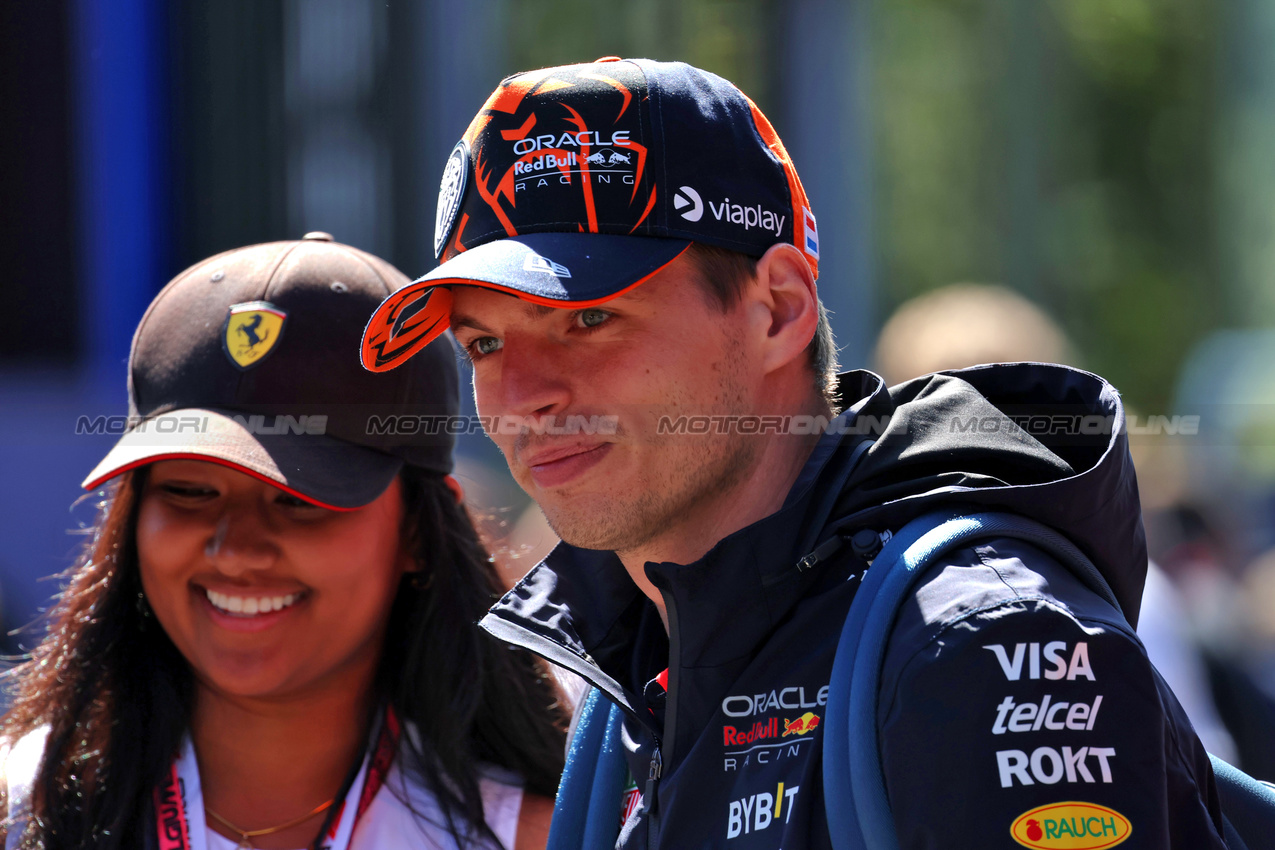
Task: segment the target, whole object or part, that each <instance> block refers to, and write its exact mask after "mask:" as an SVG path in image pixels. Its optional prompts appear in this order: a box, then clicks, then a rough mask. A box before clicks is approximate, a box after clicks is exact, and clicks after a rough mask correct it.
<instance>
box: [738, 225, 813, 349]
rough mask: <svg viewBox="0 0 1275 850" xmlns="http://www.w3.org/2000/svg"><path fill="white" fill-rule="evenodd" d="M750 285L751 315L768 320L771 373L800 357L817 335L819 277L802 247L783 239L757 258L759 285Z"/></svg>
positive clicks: (767, 335)
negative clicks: (817, 279) (811, 269)
mask: <svg viewBox="0 0 1275 850" xmlns="http://www.w3.org/2000/svg"><path fill="white" fill-rule="evenodd" d="M750 289H751V290H752V291H751V296H752V298H753V299H754V303H753V305H752V306H751V308H750V309H751V315H752V316H754V317H755V321H757V322H758V323H765V329H764V330H765V340H764V342H763V346H764V350H763V354H762V363H763V365H764V368H765V371H766V372H767V373H770V372H774V371H776V370H778V369H782V368H783V367H785V366H787V365H788V364H789V363H791V362H792V361H794V360H796V359H799V358H800V357H801V356H802V353H803V352H804V351H805V350H806V347H807V346H809V345H810V341H811V340H812V339H814V336H815V329H816V328H817V327H818V325H819V295H818V292H817V291H816V290H815V277H814V274H813V273H812V272H811V271H810V266H809V264H807V263H806V258H805V257H804V256H802V253H801V251H799V250H797V248H796V247H795V246H793V245H789V244H788V243H786V242H780V243H776V244H775V245H771V246H770V248H769V249H768V250H767V251H766V253H765V254H763V255H762V257H761V259H759V260H758V261H757V280H756V285H755V286H754V287H751V288H750ZM759 329H760V328H759Z"/></svg>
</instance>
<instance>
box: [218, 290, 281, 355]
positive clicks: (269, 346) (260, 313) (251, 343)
mask: <svg viewBox="0 0 1275 850" xmlns="http://www.w3.org/2000/svg"><path fill="white" fill-rule="evenodd" d="M286 318H288V314H287V313H285V312H283V311H282V310H280V309H279V308H278V307H276V306H274V305H273V304H271V303H270V302H268V301H248V302H246V303H244V304H232V305H231V307H230V313H229V315H227V316H226V330H225V332H224V333H223V334H222V336H221V345H222V348H223V349H224V350H225V352H226V356H227V357H229V358H230V362H232V363H234V364H235V365H236V366H238V367H239V368H240V369H247V368H249V367H251V366H255V365H256V364H257V363H259V362H261V359H262V358H263V357H265V356H266V355H267V354H269V353H270V352H271V351H273V350H274V347H275V346H276V345H277V344H278V342H279V338H280V337H281V336H283V321H284V319H286Z"/></svg>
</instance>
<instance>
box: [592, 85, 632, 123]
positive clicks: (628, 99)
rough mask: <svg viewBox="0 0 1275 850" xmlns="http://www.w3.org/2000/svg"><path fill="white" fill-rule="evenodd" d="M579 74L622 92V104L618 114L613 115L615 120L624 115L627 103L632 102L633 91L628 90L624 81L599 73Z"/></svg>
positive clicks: (627, 106)
mask: <svg viewBox="0 0 1275 850" xmlns="http://www.w3.org/2000/svg"><path fill="white" fill-rule="evenodd" d="M580 76H582V77H584V78H586V79H590V80H597V81H598V82H600V83H606V84H607V85H608V86H610V87H611V88H613V89H615V90H616V91H618V92H620V93H621V94H623V95H624V105H622V106H621V107H620V114H619V115H617V116H615V120H616V121H619V120H620V119H621V118H623V117H624V113H625V112H626V111H628V108H629V104H630V103H632V102H633V92H631V91H629V87H628V86H626V85H625V84H624V83H622V82H620V81H619V80H613V79H611V78H610V77H604V76H602V75H601V74H581V75H580Z"/></svg>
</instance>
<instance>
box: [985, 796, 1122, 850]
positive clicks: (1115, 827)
mask: <svg viewBox="0 0 1275 850" xmlns="http://www.w3.org/2000/svg"><path fill="white" fill-rule="evenodd" d="M1132 833H1133V825H1132V824H1131V823H1129V819H1128V818H1126V817H1125V816H1124V815H1122V814H1120V813H1119V812H1117V811H1116V810H1115V809H1109V808H1107V807H1106V806H1099V805H1097V804H1096V803H1077V802H1074V801H1073V802H1067V803H1051V804H1050V805H1048V806H1040V807H1039V808H1035V809H1032V810H1031V811H1030V812H1024V813H1023V814H1021V815H1019V816H1018V818H1017V819H1016V820H1015V821H1014V823H1013V825H1011V826H1010V828H1009V834H1010V837H1011V838H1013V839H1014V840H1015V841H1017V842H1018V843H1019V844H1021V845H1023V846H1024V847H1032V848H1036V850H1105V848H1107V847H1115V846H1116V845H1117V844H1122V843H1123V842H1124V841H1125V839H1127V838H1128V837H1129V836H1130V835H1131V834H1132Z"/></svg>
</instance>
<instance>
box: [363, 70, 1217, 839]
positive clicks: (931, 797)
mask: <svg viewBox="0 0 1275 850" xmlns="http://www.w3.org/2000/svg"><path fill="white" fill-rule="evenodd" d="M435 249H436V251H437V252H438V253H439V256H440V257H441V258H442V259H443V261H444V262H443V264H442V265H441V266H440V267H439V268H438V269H436V270H435V271H434V272H431V273H430V274H428V275H426V276H425V277H424V278H422V279H421V280H420V281H418V282H417V283H415V284H413V286H410V287H407V288H406V289H403V290H400V291H399V292H398V293H396V294H395V295H394V296H392V297H391V298H390V299H389V300H387V301H386V303H385V304H383V305H382V307H381V308H380V309H379V310H378V311H377V313H376V315H374V316H373V318H372V320H371V322H370V323H369V326H368V330H367V332H366V335H365V338H364V350H363V358H364V364H365V365H367V366H368V367H369V368H372V369H386V368H393V366H394V365H396V364H397V363H399V362H401V361H402V360H403V359H405V358H406V357H409V356H410V355H411V353H412V352H413V351H414V350H415V349H417V348H419V347H420V346H422V345H424V344H425V342H426V341H428V340H429V339H431V338H433V336H436V335H437V334H438V333H440V332H442V330H443V329H444V328H446V327H448V326H449V325H450V327H451V328H452V329H453V330H454V331H455V334H456V337H457V339H458V341H459V342H460V343H461V345H462V346H463V347H464V349H465V350H466V351H467V352H468V353H469V356H470V357H471V358H472V359H473V367H474V383H475V393H476V397H477V402H478V410H479V414H480V415H481V416H482V417H484V423H485V426H486V427H487V428H488V431H489V433H490V434H491V436H492V438H493V439H494V440H495V441H496V442H497V444H498V445H499V446H500V448H501V449H502V450H503V452H504V454H505V457H506V459H507V461H508V463H509V467H510V470H511V471H512V472H513V474H514V477H515V478H516V479H517V480H518V481H519V483H520V484H521V485H522V486H523V487H524V488H525V489H526V490H527V492H528V493H529V494H531V496H532V497H533V498H534V499H535V500H536V501H537V502H538V503H539V505H540V507H541V508H542V510H543V511H544V513H545V516H546V517H547V518H548V520H549V522H550V524H551V525H552V526H553V527H554V529H555V530H556V531H557V532H558V534H559V535H560V536H561V537H562V539H563V541H564V542H563V543H562V544H561V545H560V546H559V547H558V548H557V549H555V550H554V552H553V553H552V554H551V555H550V556H549V557H548V558H547V559H546V560H545V562H544V563H542V564H541V565H539V566H538V567H536V568H535V569H534V570H532V571H531V573H530V574H528V576H527V577H526V578H525V579H524V580H523V581H522V582H521V583H520V584H519V585H518V586H517V587H516V588H515V589H514V590H513V591H512V592H511V593H510V594H508V595H507V596H506V597H505V598H504V599H503V600H502V601H501V602H500V603H499V604H498V605H496V606H495V607H494V608H493V609H492V612H491V613H490V614H489V616H488V617H487V618H485V619H484V621H483V623H482V625H483V627H484V628H486V629H487V630H488V631H490V632H491V633H492V634H494V635H496V636H498V637H500V638H502V639H504V640H506V641H509V642H511V643H515V644H520V645H522V646H525V647H528V648H530V649H532V650H534V651H536V652H538V653H540V654H542V655H544V656H545V657H547V658H549V659H550V660H551V661H554V662H555V663H557V664H560V665H562V666H564V667H567V668H569V669H571V670H573V671H575V672H577V673H578V674H580V675H581V676H584V677H585V678H586V679H588V680H589V681H590V682H591V683H592V684H593V685H594V686H595V687H596V688H598V689H599V690H600V691H601V692H602V693H603V694H605V695H606V697H607V698H609V699H611V700H612V701H614V702H615V703H617V704H618V705H619V706H621V707H622V708H623V710H624V711H625V713H626V718H627V720H626V723H625V736H624V738H625V740H624V743H625V747H626V749H627V756H628V762H629V765H630V769H631V772H632V774H633V776H635V777H638V780H639V782H641V783H642V787H641V788H640V801H639V800H638V799H636V798H637V794H636V793H635V794H634V798H635V799H634V800H631V801H630V802H631V805H629V806H628V807H627V808H626V813H627V817H626V819H625V820H624V824H623V829H622V831H621V833H620V837H619V843H620V846H623V847H677V848H682V847H710V846H711V847H732V848H735V847H738V848H752V847H758V848H761V847H766V848H780V847H784V848H789V850H793V848H804V847H819V848H822V847H829V846H830V845H831V842H830V838H829V835H828V825H827V820H826V811H827V808H826V807H830V806H836V805H846V804H847V803H846V801H840V800H825V797H824V790H823V787H822V779H821V764H822V762H821V758H822V753H821V746H822V735H821V730H820V721H821V719H822V718H823V717H824V715H825V709H826V703H827V694H828V687H827V685H828V680H829V676H830V671H831V668H832V661H833V656H834V651H835V648H836V644H837V639H838V635H839V633H840V631H841V626H842V623H843V622H844V620H845V617H846V612H847V611H848V609H849V606H850V603H851V601H852V600H853V598H854V596H855V592H856V590H857V588H858V586H859V584H858V581H857V576H859V575H861V574H862V572H863V570H864V569H865V568H867V567H868V565H869V564H870V561H871V558H872V556H873V555H874V554H875V552H876V551H877V549H878V548H879V546H880V542H879V541H880V540H881V538H882V536H883V534H882V533H883V532H886V531H890V530H897V529H898V528H899V527H900V526H901V525H902V524H903V523H905V522H907V521H908V520H910V519H912V518H914V517H916V516H917V515H919V514H921V513H924V512H926V511H927V510H929V509H930V508H933V507H935V506H937V505H948V504H952V505H956V506H962V507H968V508H969V509H970V510H979V509H985V508H988V507H997V508H1002V509H1009V510H1013V511H1017V512H1019V513H1022V514H1025V515H1027V516H1031V517H1034V518H1036V519H1039V520H1041V521H1043V522H1046V523H1047V524H1049V525H1051V526H1053V527H1055V528H1058V529H1060V530H1062V531H1064V532H1065V533H1066V534H1067V535H1068V536H1069V537H1071V538H1072V539H1073V540H1074V541H1075V542H1076V543H1077V544H1078V545H1080V546H1081V547H1082V548H1083V549H1084V550H1085V551H1086V553H1087V554H1088V555H1089V556H1090V557H1091V558H1093V559H1094V560H1095V561H1096V562H1097V563H1098V564H1099V565H1100V568H1101V569H1102V570H1103V571H1104V573H1105V574H1106V576H1107V579H1108V581H1109V582H1110V583H1111V584H1112V586H1113V587H1114V589H1115V592H1116V595H1117V597H1118V599H1119V601H1120V604H1121V606H1122V608H1123V612H1124V617H1123V618H1122V616H1121V613H1120V612H1119V611H1117V610H1115V609H1114V608H1113V607H1111V606H1109V605H1107V604H1106V603H1103V602H1102V601H1100V600H1099V598H1098V597H1097V596H1096V595H1095V594H1094V593H1092V592H1091V591H1089V590H1088V589H1086V588H1085V587H1084V586H1083V585H1082V584H1081V583H1080V582H1079V581H1078V580H1077V579H1076V578H1074V577H1073V576H1072V575H1071V574H1069V573H1068V571H1067V570H1066V569H1064V568H1063V567H1061V566H1060V565H1059V564H1058V563H1057V562H1055V561H1054V560H1053V559H1051V558H1050V557H1048V556H1047V555H1045V554H1044V553H1043V552H1041V551H1040V550H1038V549H1035V548H1033V547H1031V546H1029V545H1027V544H1024V543H1021V542H1016V541H1012V540H1007V539H1002V540H991V541H983V542H980V543H979V544H978V545H977V546H972V547H969V548H965V549H962V550H960V551H957V552H954V553H950V554H949V555H947V556H945V557H944V558H943V559H942V562H941V563H940V564H938V565H937V566H936V567H935V568H934V569H932V570H931V571H930V573H929V574H928V575H927V576H926V578H925V580H924V581H923V582H922V584H921V585H920V587H919V589H918V590H917V591H916V593H915V594H914V596H913V597H912V598H911V600H910V602H909V603H908V604H906V605H905V606H904V609H903V612H902V614H901V615H900V617H899V619H898V620H897V621H896V623H895V625H894V628H893V631H892V633H891V638H890V642H889V647H888V651H887V656H886V660H885V668H884V671H883V674H882V678H881V690H880V698H879V705H878V712H879V738H880V745H881V753H882V761H883V769H884V774H885V779H886V786H887V791H888V794H889V800H890V805H891V809H892V813H893V818H894V823H895V826H896V829H897V831H898V835H899V839H900V844H901V846H902V847H905V848H919V847H944V848H953V847H969V848H975V847H977V848H986V847H1005V846H1015V845H1014V843H1013V842H1014V841H1016V840H1017V841H1018V843H1019V844H1025V846H1036V847H1077V846H1086V847H1100V846H1102V847H1106V846H1114V845H1115V844H1118V843H1122V842H1124V841H1126V840H1128V841H1129V844H1128V846H1131V847H1133V846H1137V847H1169V846H1173V847H1191V848H1203V847H1222V846H1224V845H1223V844H1222V841H1221V839H1220V838H1219V837H1218V836H1219V834H1220V828H1219V826H1218V824H1219V823H1220V822H1221V820H1220V817H1221V816H1220V812H1219V809H1218V804H1217V798H1216V793H1215V792H1214V790H1213V777H1212V773H1211V771H1210V768H1209V764H1208V761H1207V757H1206V755H1205V753H1204V751H1203V750H1202V748H1201V747H1200V746H1199V743H1198V741H1197V740H1196V739H1195V736H1194V734H1193V733H1192V732H1191V729H1190V726H1189V724H1188V723H1187V721H1186V720H1185V718H1184V717H1183V716H1182V715H1181V712H1180V709H1178V707H1177V704H1176V702H1175V701H1174V700H1173V698H1172V696H1171V694H1169V693H1168V692H1167V689H1165V688H1163V687H1162V686H1161V685H1160V683H1159V681H1158V679H1157V678H1156V676H1155V675H1154V672H1153V671H1152V669H1151V667H1150V665H1149V664H1148V662H1147V661H1146V658H1145V655H1144V654H1143V653H1142V651H1141V649H1140V647H1139V645H1138V644H1137V641H1136V639H1135V638H1134V637H1133V635H1132V629H1131V627H1130V626H1129V625H1128V624H1127V623H1126V622H1125V619H1124V618H1127V619H1128V620H1129V621H1135V620H1136V617H1137V609H1138V599H1139V596H1140V593H1141V586H1142V580H1143V577H1144V575H1145V568H1146V553H1145V542H1144V538H1143V534H1142V529H1141V521H1140V518H1139V510H1138V503H1137V495H1136V484H1135V481H1134V476H1133V469H1132V466H1131V464H1130V461H1129V457H1128V451H1127V444H1126V441H1125V438H1124V436H1123V435H1122V434H1120V429H1121V425H1122V424H1123V414H1122V412H1121V409H1120V403H1119V399H1118V396H1117V395H1116V393H1115V391H1114V390H1113V389H1112V388H1111V387H1110V386H1109V385H1107V384H1106V383H1105V382H1103V381H1102V380H1101V379H1099V378H1097V377H1096V376H1093V375H1089V374H1087V373H1082V372H1078V371H1074V370H1070V369H1066V368H1064V367H1051V366H1039V365H1015V366H1004V367H980V368H975V369H970V370H963V371H961V372H958V373H950V374H939V375H934V376H930V377H927V378H922V379H918V380H916V381H912V382H909V383H906V384H903V385H901V386H899V387H896V388H894V389H893V390H890V391H887V390H886V389H885V388H884V386H883V385H882V382H881V380H880V379H879V378H877V377H876V376H874V375H872V374H870V373H867V372H851V373H848V374H846V375H842V376H840V377H839V378H837V377H835V374H834V373H835V358H834V356H833V355H834V349H833V346H832V341H831V334H830V333H829V332H828V329H827V320H826V318H825V317H824V315H823V312H822V309H821V307H820V305H819V302H818V298H817V295H816V290H815V280H816V277H817V275H818V260H819V236H818V230H817V228H816V225H815V219H814V216H813V215H812V213H811V211H810V209H809V205H808V203H807V201H806V197H805V193H804V190H803V189H802V186H801V182H800V180H799V179H798V177H797V173H796V170H795V168H794V167H793V164H792V162H791V160H790V159H789V157H788V156H787V153H786V152H785V150H784V147H783V145H782V143H781V142H780V140H779V138H778V136H777V135H776V134H775V132H774V130H773V129H772V128H771V126H770V124H769V123H768V122H767V121H766V119H765V117H764V116H763V115H762V114H761V112H760V111H759V110H758V109H757V108H756V107H755V106H754V105H753V104H752V103H751V102H750V101H749V100H748V99H747V98H746V97H744V96H743V95H742V94H741V93H740V92H739V91H738V90H737V89H736V88H735V87H734V86H732V85H731V84H730V83H728V82H726V81H725V80H722V79H721V78H719V77H716V76H714V75H712V74H708V73H705V72H703V71H699V70H697V69H694V68H690V67H688V66H686V65H681V64H665V63H656V62H648V61H644V60H631V61H620V60H616V59H614V58H608V59H603V60H599V61H598V62H596V63H592V64H587V65H576V66H568V67H560V68H550V69H544V70H541V71H535V72H531V73H526V74H519V75H515V76H513V77H510V78H508V79H506V80H505V81H504V82H502V83H501V85H500V87H499V88H498V89H497V90H496V92H495V93H494V94H493V95H492V96H491V97H490V98H489V99H488V101H487V103H486V104H485V105H484V107H483V108H482V109H481V110H480V111H479V113H478V116H477V117H476V118H475V119H474V121H473V123H472V124H471V125H470V127H469V129H468V131H467V132H466V133H465V136H464V138H463V139H462V141H461V142H460V143H459V144H458V145H457V146H456V149H455V150H454V151H453V154H452V158H451V160H450V161H449V162H448V165H447V168H446V171H445V173H444V178H443V185H442V190H441V193H440V198H439V206H438V221H437V228H436V233H435ZM1023 414H1030V416H1027V417H1026V418H1024V416H1023ZM1031 416H1035V417H1037V419H1039V420H1040V421H1041V422H1043V425H1042V424H1040V423H1039V422H1037V420H1033V419H1032V418H1031ZM1041 417H1044V418H1043V419H1041ZM1059 421H1061V422H1071V423H1073V426H1074V427H1064V428H1062V429H1061V430H1059V429H1058V428H1056V427H1054V426H1053V425H1052V424H1051V423H1056V422H1059ZM1020 423H1021V424H1020ZM1033 423H1035V424H1033ZM1081 425H1083V426H1084V428H1083V430H1082V429H1081V427H1080V426H1081ZM1027 428H1030V429H1032V430H1034V431H1036V432H1037V433H1036V435H1035V436H1033V435H1032V434H1029V433H1028V430H1025V429H1027ZM1052 804H1059V805H1060V807H1058V808H1053V809H1043V808H1042V807H1047V806H1051V805H1052ZM619 806H620V802H619V801H617V812H619ZM1095 813H1097V814H1095ZM619 816H620V815H619V814H617V818H618V817H619ZM1082 839H1083V840H1082ZM1068 841H1070V843H1068ZM1078 841H1079V842H1081V843H1076V842H1078Z"/></svg>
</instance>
